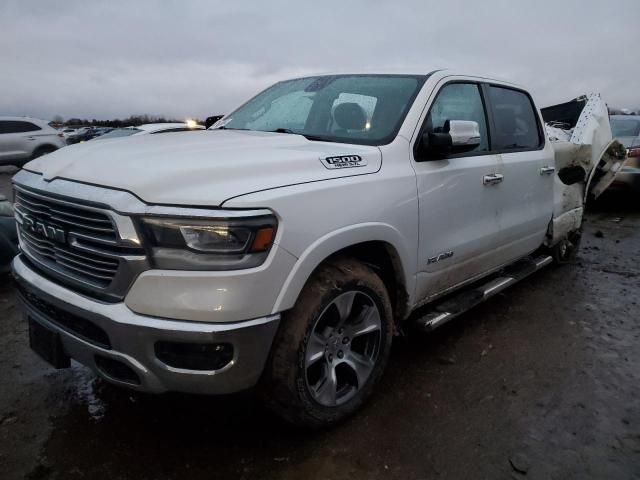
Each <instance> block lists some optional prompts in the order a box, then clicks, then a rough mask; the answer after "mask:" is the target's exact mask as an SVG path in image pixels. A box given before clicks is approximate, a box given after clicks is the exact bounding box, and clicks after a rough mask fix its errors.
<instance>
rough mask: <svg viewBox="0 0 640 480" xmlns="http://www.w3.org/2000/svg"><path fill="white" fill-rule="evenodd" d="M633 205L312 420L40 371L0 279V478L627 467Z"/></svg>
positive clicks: (631, 411) (398, 345)
mask: <svg viewBox="0 0 640 480" xmlns="http://www.w3.org/2000/svg"><path fill="white" fill-rule="evenodd" d="M8 179H9V175H7V174H2V173H0V193H2V192H4V193H6V192H7V189H8V184H9V182H8ZM638 200H639V199H638V198H637V197H636V198H624V197H614V196H610V197H609V198H608V199H605V201H602V202H599V204H598V205H595V209H593V210H592V211H591V212H590V213H589V215H588V218H587V222H586V225H585V236H584V240H583V248H582V251H581V254H580V256H579V258H578V260H577V261H575V262H574V263H573V264H571V265H567V266H563V267H549V268H547V269H545V270H543V271H541V272H539V273H537V274H535V275H533V276H532V277H529V278H528V279H526V280H524V281H523V282H521V283H520V284H518V285H516V286H515V287H513V288H511V289H510V290H507V291H506V292H505V293H503V294H501V295H499V296H497V297H495V298H494V299H492V300H490V301H489V302H487V303H485V304H484V305H481V306H479V307H477V308H475V309H474V310H472V311H471V312H469V313H467V314H465V315H464V316H462V317H460V318H459V319H458V320H456V321H455V322H452V323H451V324H449V325H446V326H445V327H443V328H441V329H440V330H438V331H436V332H435V333H433V334H431V335H428V336H427V335H418V336H412V337H410V338H401V339H398V341H396V342H395V344H394V348H393V352H392V358H391V361H390V363H389V367H388V370H387V372H386V374H385V376H384V378H383V381H382V385H381V386H380V387H381V388H379V389H378V393H377V394H376V395H375V397H374V398H373V399H372V401H371V402H370V403H369V404H368V405H367V407H366V408H365V409H364V410H363V411H362V412H361V413H360V414H359V415H356V416H355V417H354V418H352V419H351V420H349V421H347V422H346V423H344V424H342V425H339V426H338V427H336V428H334V429H332V430H326V431H320V432H305V431H300V430H296V429H293V428H290V427H287V426H284V425H282V424H281V423H280V422H279V421H278V420H277V419H274V418H273V417H272V416H270V415H269V414H268V413H267V412H265V411H264V410H263V409H262V408H261V407H260V405H259V404H257V402H255V401H254V399H253V397H252V396H251V395H248V394H243V395H236V396H231V397H223V398H206V397H194V396H186V395H163V396H147V395H141V394H135V393H131V392H128V391H126V390H120V389H116V388H114V387H111V386H109V385H106V384H105V383H104V382H102V381H101V380H98V379H96V378H94V377H93V375H92V374H91V373H90V372H89V371H88V370H87V369H85V368H84V367H81V366H79V365H74V366H73V368H71V369H68V370H62V371H55V370H52V369H50V368H48V367H47V366H46V365H45V364H44V363H43V362H42V361H41V360H40V359H39V358H37V357H36V356H35V355H34V354H32V353H31V352H30V351H29V349H28V347H27V338H26V337H27V335H26V328H25V324H24V323H23V322H22V320H21V318H20V316H19V314H18V311H17V308H16V302H15V295H14V291H13V288H12V286H11V282H10V279H9V277H4V278H0V385H1V386H2V387H1V388H0V472H3V473H2V475H1V476H2V478H5V479H14V478H16V479H17V478H25V476H26V478H29V479H45V478H55V479H75V478H78V479H80V478H91V479H115V478H118V479H119V478H123V479H127V478H131V479H165V478H166V479H177V478H190V479H192V480H197V479H200V478H203V479H204V478H208V479H210V478H245V479H253V478H257V479H271V478H273V479H289V478H291V479H293V478H307V479H309V480H310V479H343V478H344V479H347V478H350V479H353V478H366V479H377V478H384V479H396V478H397V479H426V478H443V479H445V478H446V479H459V478H477V479H481V478H487V479H502V478H523V479H524V478H529V479H531V478H532V479H548V478H554V479H603V478H606V479H633V478H639V479H640V399H639V394H640V320H639V315H638V313H639V311H640V309H639V306H638V303H639V302H640V264H639V262H638V260H637V255H638V253H639V252H640V202H639V201H638Z"/></svg>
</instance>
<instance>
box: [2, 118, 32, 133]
mask: <svg viewBox="0 0 640 480" xmlns="http://www.w3.org/2000/svg"><path fill="white" fill-rule="evenodd" d="M37 130H41V128H40V127H39V126H37V125H34V124H33V123H31V122H22V121H17V120H3V121H1V122H0V133H23V132H35V131H37Z"/></svg>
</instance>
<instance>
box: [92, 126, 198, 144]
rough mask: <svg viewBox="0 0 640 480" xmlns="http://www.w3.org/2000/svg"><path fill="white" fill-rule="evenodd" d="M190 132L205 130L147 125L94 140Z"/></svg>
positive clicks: (126, 128) (127, 128) (190, 127)
mask: <svg viewBox="0 0 640 480" xmlns="http://www.w3.org/2000/svg"><path fill="white" fill-rule="evenodd" d="M189 130H204V127H203V126H202V125H197V124H195V125H193V124H191V123H147V124H144V125H139V126H137V127H125V128H116V129H114V130H111V131H110V132H108V133H105V134H104V135H101V136H100V137H96V138H94V140H106V139H109V138H118V137H130V136H133V135H148V134H156V133H171V132H186V131H189Z"/></svg>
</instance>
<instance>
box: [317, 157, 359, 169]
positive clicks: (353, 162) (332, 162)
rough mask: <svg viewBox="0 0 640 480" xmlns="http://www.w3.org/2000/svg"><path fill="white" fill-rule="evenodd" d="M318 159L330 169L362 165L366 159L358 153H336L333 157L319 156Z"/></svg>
mask: <svg viewBox="0 0 640 480" xmlns="http://www.w3.org/2000/svg"><path fill="white" fill-rule="evenodd" d="M320 161H321V162H322V164H323V165H324V166H325V168H328V169H330V170H333V169H336V168H353V167H364V166H366V165H367V161H366V160H365V159H363V158H362V157H361V156H360V155H337V156H335V157H325V158H320Z"/></svg>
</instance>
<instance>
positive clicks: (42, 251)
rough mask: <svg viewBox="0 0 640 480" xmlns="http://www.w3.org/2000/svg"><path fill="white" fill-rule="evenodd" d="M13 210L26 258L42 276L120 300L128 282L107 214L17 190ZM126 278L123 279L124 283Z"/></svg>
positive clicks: (124, 257) (126, 252)
mask: <svg viewBox="0 0 640 480" xmlns="http://www.w3.org/2000/svg"><path fill="white" fill-rule="evenodd" d="M15 211H16V218H17V219H18V226H19V227H18V231H19V234H20V239H21V246H22V249H23V251H24V253H25V254H26V255H27V257H28V258H29V259H30V260H31V261H32V263H33V264H34V265H35V266H36V267H38V268H40V269H41V270H43V273H45V274H47V275H49V276H52V277H55V278H57V279H59V280H60V281H61V282H62V283H64V284H66V285H68V286H71V287H75V288H76V289H78V290H82V291H85V292H89V293H99V292H102V293H104V294H105V296H107V297H111V299H114V300H116V299H118V298H122V296H123V294H124V293H125V292H124V290H125V288H126V287H128V285H129V283H130V281H131V280H132V278H130V277H131V275H132V273H133V272H132V268H130V266H128V265H127V261H128V259H130V258H133V257H131V256H132V255H134V256H135V255H137V257H136V258H137V259H138V260H140V259H141V258H142V259H144V256H143V255H144V252H143V251H142V250H141V249H133V248H131V247H128V246H123V245H122V244H121V243H120V242H119V237H118V231H117V229H116V226H115V225H114V222H113V221H112V220H111V217H110V216H109V215H108V214H107V213H106V211H105V210H103V209H99V208H96V207H91V206H88V205H83V204H82V203H78V202H75V201H70V200H67V199H61V198H58V197H55V196H52V195H50V194H48V192H45V191H40V190H38V191H34V190H31V189H25V188H23V187H21V186H19V185H16V196H15ZM123 277H125V278H123Z"/></svg>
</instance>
